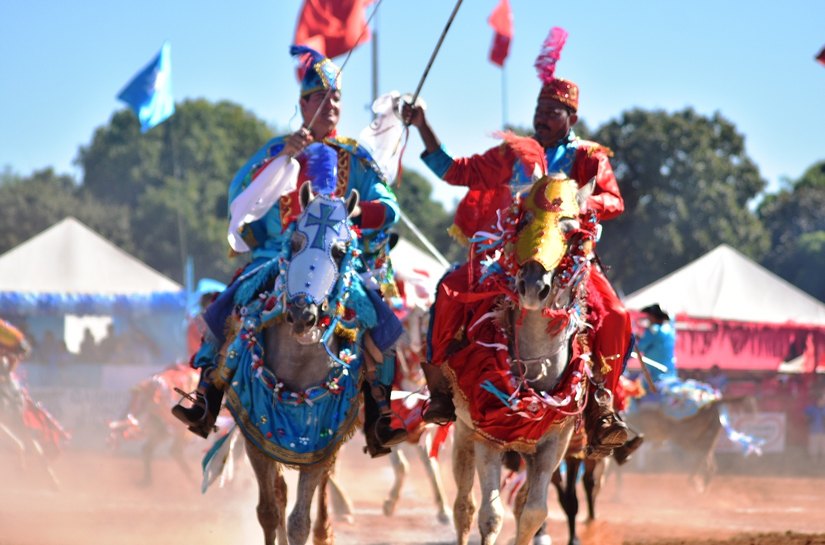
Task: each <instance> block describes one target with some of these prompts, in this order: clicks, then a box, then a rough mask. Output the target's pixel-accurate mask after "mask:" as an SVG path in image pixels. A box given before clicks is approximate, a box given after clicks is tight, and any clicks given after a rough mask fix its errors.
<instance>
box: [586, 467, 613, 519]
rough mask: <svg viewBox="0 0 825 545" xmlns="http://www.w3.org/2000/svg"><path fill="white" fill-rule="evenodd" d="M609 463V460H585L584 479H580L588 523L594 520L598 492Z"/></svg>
mask: <svg viewBox="0 0 825 545" xmlns="http://www.w3.org/2000/svg"><path fill="white" fill-rule="evenodd" d="M609 463H610V459H609V458H602V459H601V460H586V461H585V462H584V477H582V482H583V484H584V493H585V497H586V498H587V521H588V522H592V521H594V520H596V498H597V497H598V496H599V491H600V490H601V488H602V483H603V482H604V475H605V471H606V469H607V464H609Z"/></svg>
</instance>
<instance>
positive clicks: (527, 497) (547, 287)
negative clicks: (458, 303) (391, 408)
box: [444, 177, 595, 545]
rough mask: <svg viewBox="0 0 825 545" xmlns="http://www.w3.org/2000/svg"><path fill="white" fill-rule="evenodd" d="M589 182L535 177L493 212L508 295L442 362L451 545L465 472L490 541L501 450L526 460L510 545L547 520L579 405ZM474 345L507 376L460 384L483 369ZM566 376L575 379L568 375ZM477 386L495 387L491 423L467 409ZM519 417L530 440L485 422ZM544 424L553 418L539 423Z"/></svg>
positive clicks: (520, 543) (462, 511)
mask: <svg viewBox="0 0 825 545" xmlns="http://www.w3.org/2000/svg"><path fill="white" fill-rule="evenodd" d="M593 187H594V183H593V182H592V181H591V182H590V183H589V184H586V185H585V186H583V187H582V188H581V189H578V188H577V184H576V182H575V181H573V180H568V179H561V178H558V177H552V178H551V177H544V178H542V179H541V180H539V181H537V182H535V183H534V184H533V186H532V189H531V191H530V193H529V194H528V195H527V196H526V197H525V198H524V199H522V200H520V201H519V206H518V207H513V208H512V209H511V210H510V212H509V216H507V217H504V218H502V221H501V222H500V224H499V227H501V240H500V242H501V244H500V246H499V251H498V252H497V253H496V254H495V255H494V259H495V260H496V261H497V262H498V263H499V264H501V268H502V269H503V271H504V274H503V276H504V279H503V281H504V282H505V283H506V282H507V281H508V279H510V281H511V282H512V283H511V284H509V286H510V288H509V297H508V296H507V294H505V295H502V296H501V297H500V298H499V299H498V300H497V301H496V302H495V303H493V304H489V305H488V306H486V307H484V310H477V311H476V314H475V315H474V317H473V320H474V322H471V323H470V324H469V326H468V329H467V340H468V341H469V343H470V344H469V346H466V347H465V348H463V349H461V350H460V351H459V352H457V353H456V354H453V355H452V356H451V357H450V359H449V360H448V361H447V362H445V363H444V365H445V366H446V370H445V371H446V374H447V376H448V377H449V378H450V380H451V382H452V385H453V388H452V390H453V399H454V402H455V405H456V413H457V421H456V424H455V442H454V447H453V473H454V477H455V482H456V485H457V489H458V490H457V496H456V499H455V504H454V509H453V510H454V518H455V528H456V533H457V538H458V543H459V544H460V545H466V544H467V543H468V541H469V534H470V526H471V524H472V520H473V517H474V513H475V509H476V506H475V504H474V501H473V497H472V489H473V480H474V479H473V472H474V471H476V472H477V473H478V476H479V481H480V485H481V506H480V508H479V513H478V514H479V530H480V533H481V543H482V545H490V544H492V543H495V540H496V538H497V536H498V534H499V533H500V531H501V527H502V522H503V505H502V500H501V498H500V495H499V487H500V483H501V450H502V448H507V449H514V450H518V451H520V452H521V453H522V455H523V456H524V459H525V461H526V471H527V480H526V483H527V484H525V486H524V487H523V488H522V489H521V491H520V493H519V497H518V499H517V502H516V506H515V515H516V521H517V533H516V538H515V543H516V545H527V544H528V543H530V541H531V540H532V539H533V536H534V535H535V534H536V531H537V530H538V529H539V527H540V526H541V524H542V523H543V522H544V520H545V518H546V517H547V494H548V486H549V484H550V480H551V477H552V475H553V472H554V471H555V470H556V468H557V467H558V466H559V464H560V462H561V460H562V458H563V456H564V453H565V452H566V450H567V446H568V443H569V442H570V438H571V435H572V433H573V429H574V427H575V425H576V422H577V420H578V419H580V418H581V411H582V409H583V407H584V404H585V403H586V391H587V386H586V384H587V380H586V374H587V373H586V368H587V366H588V365H589V362H588V361H587V360H588V359H589V358H588V356H589V354H588V353H587V352H588V351H587V349H586V346H585V347H581V348H579V349H578V353H577V356H576V357H577V358H578V359H577V360H576V363H577V365H578V367H577V369H578V371H573V368H572V367H571V369H570V370H568V365H569V364H571V359H572V358H573V357H574V354H573V351H572V350H571V346H572V344H573V343H574V340H578V341H582V342H583V339H584V335H583V331H584V328H585V321H584V319H585V316H586V309H585V303H584V297H585V294H584V286H585V284H586V278H587V275H588V272H589V267H590V257H591V256H590V255H589V254H590V253H591V248H592V242H591V241H592V240H593V238H594V236H595V229H588V228H586V227H587V226H589V227H595V224H594V223H593V222H592V216H590V218H591V221H590V222H589V223H587V222H585V220H584V218H586V217H587V216H586V215H585V212H586V202H587V199H588V197H589V195H590V194H591V193H592V191H593ZM580 220H581V221H580ZM508 226H509V227H508ZM493 238H496V237H495V236H494V237H493ZM481 289H483V288H481ZM490 309H492V310H490ZM485 310H486V311H487V312H485ZM481 313H484V314H482V315H480V316H479V314H481ZM484 327H487V331H488V332H494V331H496V330H497V331H499V332H500V334H499V337H498V338H499V339H503V340H499V342H498V343H496V342H491V340H490V339H489V338H487V337H485V336H484V334H483V333H482V332H481V330H482V329H483V328H484ZM574 338H575V339H574ZM493 339H495V337H493ZM485 341H486V342H485ZM479 346H482V347H488V348H481V350H487V354H490V351H492V352H494V353H496V355H497V358H493V356H490V358H489V359H495V360H496V361H498V362H502V361H504V362H505V363H499V365H504V366H505V367H509V369H507V370H505V371H504V372H505V373H507V372H509V380H504V381H503V382H502V383H499V384H494V383H492V382H491V383H490V384H489V385H486V386H484V385H485V382H484V381H483V380H482V379H483V378H484V375H480V374H477V375H473V378H478V380H476V381H475V382H473V381H472V380H470V383H471V384H468V383H467V382H466V381H465V382H462V376H463V373H467V372H470V373H475V372H477V371H472V370H471V369H473V368H475V369H479V368H480V367H481V368H483V367H484V366H485V365H487V364H486V363H484V362H482V361H481V360H478V359H477V358H478V355H479V354H480V352H479ZM462 358H465V359H466V363H462ZM485 361H488V360H485ZM478 372H480V371H478ZM571 373H572V375H575V377H574V378H573V380H572V381H571V376H572V375H571ZM488 382H489V381H488ZM482 389H485V390H488V391H490V392H495V391H496V390H497V391H498V394H499V395H498V397H500V398H501V400H502V401H501V405H500V409H501V410H500V411H497V414H498V416H496V417H489V418H492V419H493V420H496V419H500V420H498V421H494V422H490V421H489V418H488V416H489V412H487V411H486V409H485V411H483V412H484V414H483V415H482V416H479V413H478V409H475V411H474V409H473V406H474V403H476V402H477V400H478V399H480V396H479V392H480V390H482ZM482 395H484V394H483V393H482ZM485 399H487V400H489V399H490V398H489V396H487V398H485ZM487 403H488V405H487V408H489V406H490V405H489V401H487ZM485 415H487V416H485ZM519 415H522V416H521V417H520V416H519ZM524 415H526V416H524ZM520 418H522V419H523V420H524V421H526V422H527V424H526V426H527V427H530V426H533V427H532V428H530V429H532V430H534V434H533V436H532V437H529V438H521V437H518V436H512V437H502V436H500V435H499V436H497V435H496V434H497V432H495V431H491V429H492V428H490V426H489V425H490V424H491V423H492V424H494V426H493V428H495V426H496V425H497V426H498V428H505V432H504V433H507V431H506V428H508V427H509V426H510V423H513V426H514V428H515V427H517V424H518V423H519V422H522V420H520ZM482 419H486V420H488V421H487V422H481V420H482ZM550 421H552V422H553V424H548V423H547V422H550ZM531 422H532V423H531ZM533 423H535V426H534V425H533ZM513 433H516V432H513Z"/></svg>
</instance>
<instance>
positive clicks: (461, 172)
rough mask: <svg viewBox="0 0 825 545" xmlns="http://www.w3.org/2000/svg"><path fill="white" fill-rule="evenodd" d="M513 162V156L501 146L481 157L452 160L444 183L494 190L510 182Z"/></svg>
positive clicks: (507, 148) (506, 147)
mask: <svg viewBox="0 0 825 545" xmlns="http://www.w3.org/2000/svg"><path fill="white" fill-rule="evenodd" d="M515 161H516V156H515V154H514V153H513V152H512V151H511V150H510V148H509V147H508V146H506V145H504V144H502V145H500V146H496V147H494V148H490V149H488V150H487V151H485V152H484V153H482V154H481V155H473V156H471V157H462V158H459V159H454V160H453V164H452V165H451V166H450V168H449V169H448V170H447V172H446V173H445V174H444V181H446V182H447V183H448V184H450V185H458V186H464V187H469V188H470V189H494V188H496V187H499V186H501V185H503V184H507V183H508V182H509V181H510V178H512V176H513V164H514V163H515Z"/></svg>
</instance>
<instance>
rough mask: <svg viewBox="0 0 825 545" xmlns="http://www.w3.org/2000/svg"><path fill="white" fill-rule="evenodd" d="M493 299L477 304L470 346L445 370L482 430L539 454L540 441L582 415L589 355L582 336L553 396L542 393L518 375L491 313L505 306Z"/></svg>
mask: <svg viewBox="0 0 825 545" xmlns="http://www.w3.org/2000/svg"><path fill="white" fill-rule="evenodd" d="M499 301H500V299H499V298H498V297H488V298H487V299H484V300H481V301H478V302H476V303H474V304H473V305H472V311H471V312H470V316H471V318H470V320H469V321H468V322H467V324H468V326H467V332H466V343H467V344H466V345H465V346H464V347H463V348H460V349H459V350H458V351H456V352H455V353H453V354H452V355H450V356H448V357H447V360H446V362H445V367H446V370H447V373H446V374H447V376H448V377H450V380H451V382H452V385H453V388H455V391H457V392H458V393H460V397H461V398H462V399H463V401H464V402H465V404H466V407H467V409H468V410H469V413H470V417H471V418H472V421H473V425H474V426H475V428H476V432H477V433H478V434H479V435H480V436H481V437H483V438H484V439H486V440H488V441H490V442H492V443H494V444H496V445H499V446H501V447H503V448H507V449H513V450H518V451H521V452H533V451H534V450H535V447H536V444H537V443H538V441H539V440H540V439H541V438H542V437H543V436H544V435H545V434H546V433H547V432H548V431H549V430H550V428H551V427H552V426H555V425H557V424H559V423H560V422H562V421H563V420H565V419H567V418H570V417H576V418H578V417H579V415H580V414H581V408H582V407H583V404H584V401H585V399H584V396H585V391H586V382H585V380H584V379H585V376H584V373H585V363H586V360H587V356H589V353H588V352H587V350H586V347H583V346H581V345H582V343H583V342H586V341H583V340H582V339H581V338H580V336H577V338H576V341H575V342H574V343H573V345H574V350H573V357H572V359H571V361H570V363H568V365H567V369H566V370H565V371H564V373H563V375H562V377H561V379H560V380H559V383H558V385H557V386H556V388H555V389H554V390H553V391H552V392H537V391H535V390H533V389H532V388H531V387H530V386H529V384H527V383H526V382H523V381H522V380H521V377H517V376H514V375H513V373H512V371H511V366H510V362H509V350H508V347H509V340H510V339H508V335H507V334H506V331H505V330H504V328H503V326H502V324H500V323H498V321H497V320H496V319H495V318H494V317H491V316H490V315H489V313H490V312H492V311H494V310H495V309H496V307H497V305H498V304H499Z"/></svg>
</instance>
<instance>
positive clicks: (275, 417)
mask: <svg viewBox="0 0 825 545" xmlns="http://www.w3.org/2000/svg"><path fill="white" fill-rule="evenodd" d="M346 307H347V308H348V309H351V310H352V311H353V312H352V314H354V315H355V316H357V324H356V323H350V324H346V326H347V327H350V328H354V327H357V329H358V332H359V335H358V338H356V339H355V340H346V339H339V340H340V341H341V344H342V349H341V351H340V352H339V353H338V354H336V355H335V356H336V357H335V358H332V357H330V360H331V361H335V360H337V363H334V364H333V366H332V370H331V371H330V373H329V375H328V376H327V379H326V380H325V381H324V382H323V383H321V384H318V385H316V386H314V387H312V388H309V389H308V390H306V391H303V392H293V391H289V390H287V389H286V388H285V387H284V386H283V384H281V383H280V382H279V381H278V378H277V377H276V376H275V375H274V374H273V373H272V372H271V371H270V370H268V369H267V368H266V367H264V366H263V365H262V363H263V361H264V354H263V334H262V329H261V324H262V323H264V322H265V321H266V320H265V319H264V317H266V318H267V319H268V318H269V316H267V315H266V311H265V301H263V300H261V299H256V300H254V301H252V302H251V303H250V304H248V305H247V306H246V314H245V316H244V322H243V327H242V328H241V329H240V330H239V331H238V333H237V334H236V335H235V336H234V338H233V339H232V340H231V342H230V344H229V346H228V347H227V350H226V359H225V363H224V365H225V366H226V368H227V369H228V370H229V371H230V372H231V373H232V379H231V381H230V382H229V388H228V389H227V394H226V404H227V407H228V408H229V410H230V412H231V413H232V415H233V416H234V417H235V421H236V422H237V423H238V425H239V427H240V428H241V431H242V432H243V434H244V435H245V436H246V438H247V439H249V440H250V441H252V443H254V444H255V445H256V446H257V447H258V448H260V449H261V450H262V451H263V452H265V453H266V454H267V455H269V456H270V457H271V458H273V459H275V460H278V461H279V462H282V463H285V464H289V465H295V466H302V465H312V464H315V463H318V462H321V461H323V460H325V459H328V458H329V457H330V456H331V455H333V454H334V453H335V452H336V451H337V449H338V448H339V447H340V445H341V444H342V443H343V441H344V440H346V439H347V438H348V437H349V436H350V435H351V433H352V431H353V429H354V426H355V421H356V417H357V415H358V408H359V404H358V399H357V396H358V395H359V393H360V387H361V381H362V374H363V372H362V358H361V357H360V355H359V350H358V345H359V341H360V334H361V333H363V331H365V330H367V329H369V328H370V327H373V326H375V324H376V322H377V317H376V312H375V310H374V308H373V304H372V303H371V301H370V299H369V296H368V295H367V293H366V291H365V290H364V288H363V286H362V285H361V284H360V283H356V282H354V283H353V285H352V286H351V287H350V292H349V297H348V298H347V301H346Z"/></svg>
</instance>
